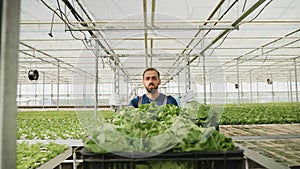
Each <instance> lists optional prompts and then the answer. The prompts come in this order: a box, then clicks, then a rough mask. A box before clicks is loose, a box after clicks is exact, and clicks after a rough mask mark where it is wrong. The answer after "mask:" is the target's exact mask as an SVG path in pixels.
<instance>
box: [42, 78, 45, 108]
mask: <svg viewBox="0 0 300 169" xmlns="http://www.w3.org/2000/svg"><path fill="white" fill-rule="evenodd" d="M42 99H43V100H42V102H43V109H44V108H45V72H43V96H42Z"/></svg>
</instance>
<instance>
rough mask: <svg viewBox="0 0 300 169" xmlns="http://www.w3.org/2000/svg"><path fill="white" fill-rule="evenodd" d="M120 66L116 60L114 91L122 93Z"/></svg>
mask: <svg viewBox="0 0 300 169" xmlns="http://www.w3.org/2000/svg"><path fill="white" fill-rule="evenodd" d="M119 85H120V67H119V65H118V63H116V62H115V67H114V93H115V94H120V93H119V92H120V86H119Z"/></svg>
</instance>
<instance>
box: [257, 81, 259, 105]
mask: <svg viewBox="0 0 300 169" xmlns="http://www.w3.org/2000/svg"><path fill="white" fill-rule="evenodd" d="M258 98H259V93H258V79H256V102H257V103H259V99H258Z"/></svg>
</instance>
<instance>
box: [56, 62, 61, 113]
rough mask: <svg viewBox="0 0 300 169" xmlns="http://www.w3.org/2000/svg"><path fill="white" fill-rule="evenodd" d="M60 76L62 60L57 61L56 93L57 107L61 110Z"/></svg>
mask: <svg viewBox="0 0 300 169" xmlns="http://www.w3.org/2000/svg"><path fill="white" fill-rule="evenodd" d="M59 76H60V62H59V61H57V93H56V103H57V105H56V109H57V111H58V110H59V79H60V78H59Z"/></svg>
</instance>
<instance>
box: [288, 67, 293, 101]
mask: <svg viewBox="0 0 300 169" xmlns="http://www.w3.org/2000/svg"><path fill="white" fill-rule="evenodd" d="M289 75H290V96H291V102H292V103H293V86H292V72H291V71H289Z"/></svg>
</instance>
